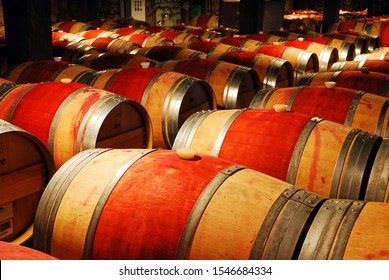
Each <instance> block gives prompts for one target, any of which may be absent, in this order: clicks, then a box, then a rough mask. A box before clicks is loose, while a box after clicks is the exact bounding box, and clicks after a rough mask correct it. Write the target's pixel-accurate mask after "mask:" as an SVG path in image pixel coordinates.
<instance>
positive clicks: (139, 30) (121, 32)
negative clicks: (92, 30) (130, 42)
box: [111, 27, 151, 37]
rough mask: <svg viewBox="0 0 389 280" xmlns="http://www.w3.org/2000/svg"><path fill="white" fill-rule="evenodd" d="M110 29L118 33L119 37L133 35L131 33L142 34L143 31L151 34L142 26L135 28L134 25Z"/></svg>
mask: <svg viewBox="0 0 389 280" xmlns="http://www.w3.org/2000/svg"><path fill="white" fill-rule="evenodd" d="M111 31H112V32H115V33H117V34H119V35H120V36H121V37H122V36H127V35H133V34H144V33H146V34H151V33H150V32H147V31H146V30H145V29H143V28H136V27H120V28H115V29H112V30H111Z"/></svg>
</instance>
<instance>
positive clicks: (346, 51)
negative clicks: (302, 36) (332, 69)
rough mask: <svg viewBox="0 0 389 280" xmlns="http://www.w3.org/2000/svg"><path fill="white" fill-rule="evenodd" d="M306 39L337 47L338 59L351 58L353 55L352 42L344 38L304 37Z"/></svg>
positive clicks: (353, 46)
mask: <svg viewBox="0 0 389 280" xmlns="http://www.w3.org/2000/svg"><path fill="white" fill-rule="evenodd" d="M306 40H307V41H311V42H316V43H319V44H323V45H327V46H330V47H333V48H336V49H338V53H339V60H340V61H347V60H353V59H354V57H355V44H354V43H350V42H347V41H345V40H339V39H335V38H329V37H323V36H314V37H308V38H306Z"/></svg>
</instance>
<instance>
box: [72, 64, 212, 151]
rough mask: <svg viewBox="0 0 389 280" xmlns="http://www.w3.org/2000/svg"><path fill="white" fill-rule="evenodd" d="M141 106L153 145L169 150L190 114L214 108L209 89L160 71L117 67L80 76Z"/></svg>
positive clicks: (188, 78)
mask: <svg viewBox="0 0 389 280" xmlns="http://www.w3.org/2000/svg"><path fill="white" fill-rule="evenodd" d="M78 81H79V82H80V83H85V84H89V85H91V86H93V87H94V88H100V89H105V90H108V91H110V92H113V93H116V94H118V95H121V96H124V97H125V98H129V99H131V100H135V101H136V102H138V103H140V104H142V106H143V107H144V108H145V109H146V110H147V112H148V115H149V116H150V118H151V122H152V127H153V144H154V145H155V146H156V147H160V148H170V147H171V146H172V145H173V141H174V139H175V137H176V134H177V132H178V129H179V128H180V127H181V125H182V124H183V122H184V121H185V120H186V119H187V118H188V117H189V116H190V115H191V114H193V113H194V112H196V111H201V110H208V109H212V108H216V99H215V95H214V92H213V89H212V87H211V86H210V85H209V84H208V83H207V82H206V81H203V80H200V79H197V78H195V77H191V76H188V75H185V74H181V73H178V72H175V71H169V70H164V69H160V68H120V69H109V70H105V71H98V72H96V73H94V74H92V75H86V76H85V77H80V79H79V80H78Z"/></svg>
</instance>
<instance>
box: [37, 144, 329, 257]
mask: <svg viewBox="0 0 389 280" xmlns="http://www.w3.org/2000/svg"><path fill="white" fill-rule="evenodd" d="M177 152H178V151H177ZM96 170H104V171H105V172H96ZM119 174H120V176H118V175H119ZM162 181H163V188H161V182H162ZM56 185H60V186H61V188H56V187H55V186H56ZM80 193H82V194H83V195H80ZM299 195H301V197H302V199H301V201H294V202H293V200H292V198H296V197H297V196H299ZM87 198H88V199H87ZM289 198H290V199H289ZM304 198H307V199H306V200H309V199H311V200H312V202H311V203H310V205H308V206H307V207H305V206H304V205H303V201H304ZM279 200H284V204H286V205H287V204H288V203H289V202H290V203H292V204H295V205H301V208H300V210H299V211H296V210H295V209H294V212H295V213H301V212H300V211H304V213H305V214H304V215H303V216H301V215H300V216H299V219H292V220H293V221H292V222H291V223H292V224H293V225H294V229H295V231H294V234H293V236H291V235H287V238H286V239H288V240H289V243H288V244H287V246H288V248H285V247H284V245H281V246H280V247H284V249H286V251H287V252H285V254H284V256H285V257H291V254H292V253H293V251H294V248H295V247H297V243H298V240H299V237H300V236H303V235H304V232H303V230H302V229H303V228H304V225H305V224H306V223H307V222H308V220H309V218H312V216H314V210H315V209H316V208H317V206H318V205H320V204H319V202H320V201H322V200H323V198H321V197H318V196H315V195H314V194H312V193H309V192H307V191H305V190H299V189H295V188H293V187H290V185H289V184H287V183H285V182H282V181H280V180H277V179H275V178H272V177H269V176H267V175H265V174H262V173H259V172H257V171H254V170H251V169H249V168H245V167H243V166H239V165H235V164H233V163H231V162H229V161H225V160H222V159H219V158H216V157H211V156H207V155H202V154H196V155H195V156H194V158H193V159H181V158H180V157H179V156H177V153H176V151H172V150H128V149H123V150H106V149H103V150H100V149H93V150H90V151H84V152H82V153H80V154H78V155H76V156H75V157H73V158H72V160H71V161H69V162H67V163H66V164H65V165H64V166H63V167H62V168H61V169H60V170H58V172H57V173H56V174H55V176H54V177H53V179H52V180H51V181H50V183H49V185H48V187H47V188H46V191H45V193H44V197H42V200H41V203H40V205H39V207H38V211H37V215H36V219H35V228H34V247H35V248H36V249H38V250H40V251H42V252H46V253H48V254H51V255H53V256H55V257H57V258H60V259H159V260H161V259H248V258H249V256H250V252H251V250H252V249H253V245H254V244H253V236H256V235H257V234H258V230H259V229H260V228H261V225H263V224H264V220H265V218H266V216H267V215H268V212H269V211H270V209H271V208H272V205H274V204H276V202H277V201H278V202H280V201H279ZM288 210H289V212H291V211H293V210H292V209H290V207H286V208H285V209H283V208H282V206H281V207H279V212H280V215H281V216H282V215H283V214H284V213H285V212H284V211H288ZM253 213H254V214H253ZM167 216H168V217H169V218H168V219H167V218H166V217H167ZM215 225H217V226H215ZM285 226H286V227H288V225H287V224H286V225H285ZM211 228H213V230H210V229H211ZM70 229H71V230H70ZM139 229H142V230H139ZM265 229H266V228H265ZM265 229H264V228H262V230H263V231H264V233H266V232H265ZM275 235H276V234H275ZM269 239H270V240H271V238H269ZM129 242H130V243H131V246H128V244H129ZM265 243H266V242H265ZM231 244H234V246H231ZM266 244H267V243H266ZM288 253H289V254H288Z"/></svg>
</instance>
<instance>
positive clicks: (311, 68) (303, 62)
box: [249, 45, 319, 83]
mask: <svg viewBox="0 0 389 280" xmlns="http://www.w3.org/2000/svg"><path fill="white" fill-rule="evenodd" d="M249 51H253V52H255V53H262V54H266V55H270V56H274V57H278V58H281V59H284V60H287V61H289V62H290V63H291V64H292V66H293V69H294V72H295V77H294V80H295V82H296V83H297V81H298V80H299V78H300V76H301V75H303V74H307V73H316V72H318V71H319V59H318V56H317V54H316V53H313V52H310V51H307V50H302V49H299V48H295V47H288V46H282V45H261V46H259V47H251V48H249Z"/></svg>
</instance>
